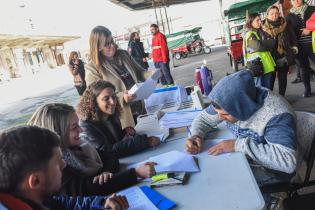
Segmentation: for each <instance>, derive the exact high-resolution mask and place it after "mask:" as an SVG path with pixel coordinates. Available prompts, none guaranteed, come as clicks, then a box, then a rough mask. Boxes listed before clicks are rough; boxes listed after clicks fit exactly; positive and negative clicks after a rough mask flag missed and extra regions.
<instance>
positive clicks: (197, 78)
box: [195, 68, 204, 94]
mask: <svg viewBox="0 0 315 210" xmlns="http://www.w3.org/2000/svg"><path fill="white" fill-rule="evenodd" d="M195 83H196V84H197V85H198V86H199V88H200V90H201V93H202V94H203V93H204V89H203V84H202V80H201V74H200V68H197V69H196V70H195Z"/></svg>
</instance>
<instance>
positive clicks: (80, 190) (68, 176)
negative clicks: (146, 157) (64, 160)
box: [60, 167, 138, 196]
mask: <svg viewBox="0 0 315 210" xmlns="http://www.w3.org/2000/svg"><path fill="white" fill-rule="evenodd" d="M96 175H99V174H95V176H96ZM93 179H94V176H91V177H84V176H82V175H81V174H80V173H78V172H76V171H74V170H72V169H71V168H69V167H66V168H65V169H64V171H63V174H62V189H61V192H60V194H62V195H68V196H91V195H109V194H111V193H114V192H117V191H119V190H122V189H125V188H128V187H130V186H132V185H135V184H136V183H137V181H138V180H137V175H136V171H135V169H129V170H127V171H122V172H119V173H116V174H113V177H112V178H111V179H109V180H108V181H107V182H106V183H104V184H103V185H99V184H98V183H96V184H93Z"/></svg>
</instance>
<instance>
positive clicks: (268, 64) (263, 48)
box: [243, 13, 276, 89]
mask: <svg viewBox="0 0 315 210" xmlns="http://www.w3.org/2000/svg"><path fill="white" fill-rule="evenodd" d="M245 30H246V31H245V34H244V39H243V40H244V58H245V60H246V61H248V60H250V59H253V58H256V57H259V58H260V60H261V62H262V65H263V75H262V76H257V77H256V78H255V83H256V85H257V86H263V87H266V88H268V89H272V88H273V85H272V82H271V81H272V80H271V78H272V75H273V73H274V71H275V66H276V64H275V62H274V60H273V58H272V56H271V53H270V52H271V51H272V50H273V49H274V47H275V44H276V41H275V40H274V39H267V38H266V34H265V33H264V32H263V30H262V28H261V19H260V15H259V14H258V13H252V14H249V16H248V19H247V20H246V24H245Z"/></svg>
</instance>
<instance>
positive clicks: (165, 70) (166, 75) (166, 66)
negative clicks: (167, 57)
mask: <svg viewBox="0 0 315 210" xmlns="http://www.w3.org/2000/svg"><path fill="white" fill-rule="evenodd" d="M154 66H155V68H157V69H161V74H162V76H161V79H160V81H161V83H162V85H170V84H174V80H173V77H172V75H171V70H170V63H169V61H168V62H166V63H163V62H155V63H154Z"/></svg>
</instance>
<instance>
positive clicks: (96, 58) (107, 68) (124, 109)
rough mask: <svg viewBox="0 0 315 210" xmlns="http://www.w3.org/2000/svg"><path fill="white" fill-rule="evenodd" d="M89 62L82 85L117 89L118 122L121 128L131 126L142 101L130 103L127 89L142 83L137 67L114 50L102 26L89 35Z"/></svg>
mask: <svg viewBox="0 0 315 210" xmlns="http://www.w3.org/2000/svg"><path fill="white" fill-rule="evenodd" d="M90 56H91V62H90V63H89V64H88V65H86V67H85V68H86V78H85V79H86V83H87V85H90V84H91V83H92V82H95V81H97V80H106V81H110V82H111V83H113V85H114V86H115V87H116V88H117V92H118V93H117V100H118V101H119V104H120V106H121V113H120V122H121V125H122V128H126V127H134V126H135V121H134V119H136V117H137V116H138V115H140V114H143V113H145V110H144V106H143V103H142V101H133V100H134V99H135V97H136V96H135V95H134V94H129V93H128V90H130V89H131V88H132V86H133V85H134V84H136V83H138V82H142V81H144V76H143V73H144V72H145V69H143V68H141V67H140V66H139V65H138V64H137V63H136V62H135V61H134V60H133V59H132V58H131V57H130V55H129V54H128V52H127V51H125V50H121V49H118V48H117V45H116V44H115V42H114V40H113V37H112V33H111V32H110V30H109V29H107V28H106V27H104V26H97V27H95V28H94V29H93V30H92V32H91V35H90Z"/></svg>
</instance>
